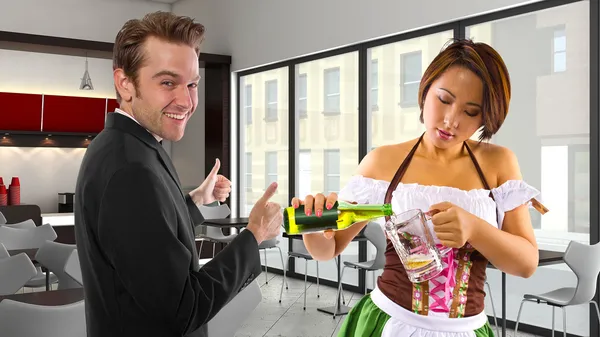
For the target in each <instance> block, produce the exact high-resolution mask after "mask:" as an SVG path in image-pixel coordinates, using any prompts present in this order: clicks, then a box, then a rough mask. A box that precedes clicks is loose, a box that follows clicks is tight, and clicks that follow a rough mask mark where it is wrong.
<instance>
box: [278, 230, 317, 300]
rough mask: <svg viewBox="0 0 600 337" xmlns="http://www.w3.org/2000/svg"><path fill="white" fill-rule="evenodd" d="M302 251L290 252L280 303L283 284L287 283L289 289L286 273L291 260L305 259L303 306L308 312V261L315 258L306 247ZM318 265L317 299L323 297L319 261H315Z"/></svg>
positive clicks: (284, 267) (285, 268) (284, 271)
mask: <svg viewBox="0 0 600 337" xmlns="http://www.w3.org/2000/svg"><path fill="white" fill-rule="evenodd" d="M298 242H302V241H300V240H298ZM301 250H303V251H302V252H299V251H295V252H288V258H287V261H286V265H285V266H283V282H282V283H281V290H280V291H279V303H281V298H282V297H283V284H284V283H285V289H289V285H288V282H287V278H286V277H285V276H286V271H287V265H288V264H289V262H290V259H291V258H298V259H304V260H305V261H304V305H303V309H304V310H306V284H307V282H308V261H312V260H313V258H312V256H311V255H310V254H309V253H308V251H306V247H304V245H303V246H302V248H301ZM315 262H316V263H317V298H318V297H321V295H320V293H319V261H315Z"/></svg>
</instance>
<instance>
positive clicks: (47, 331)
mask: <svg viewBox="0 0 600 337" xmlns="http://www.w3.org/2000/svg"><path fill="white" fill-rule="evenodd" d="M0 331H2V333H1V334H2V336H10V337H32V336H44V337H82V336H86V333H87V332H86V323H85V307H84V302H83V301H79V302H75V303H72V304H67V305H57V306H44V305H35V304H28V303H22V302H17V301H13V300H2V301H0Z"/></svg>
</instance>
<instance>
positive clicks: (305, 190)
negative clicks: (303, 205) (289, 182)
mask: <svg viewBox="0 0 600 337" xmlns="http://www.w3.org/2000/svg"><path fill="white" fill-rule="evenodd" d="M310 187H311V168H310V150H300V152H299V156H298V198H300V199H304V198H305V197H306V196H307V195H308V194H311V188H310Z"/></svg>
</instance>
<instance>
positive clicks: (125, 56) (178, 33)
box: [113, 11, 204, 103]
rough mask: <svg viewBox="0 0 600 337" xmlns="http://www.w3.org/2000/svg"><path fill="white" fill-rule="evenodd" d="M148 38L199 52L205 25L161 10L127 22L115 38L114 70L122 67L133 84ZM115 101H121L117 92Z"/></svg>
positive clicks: (135, 81)
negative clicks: (187, 47)
mask: <svg viewBox="0 0 600 337" xmlns="http://www.w3.org/2000/svg"><path fill="white" fill-rule="evenodd" d="M149 37H155V38H158V39H160V40H164V41H167V42H171V43H180V44H185V45H188V46H190V47H193V48H194V50H196V54H199V53H200V44H201V43H202V41H203V40H204V26H203V25H201V24H199V23H196V22H194V19H192V18H189V17H186V16H177V15H175V14H173V13H169V12H160V11H159V12H154V13H150V14H146V15H145V16H144V17H143V18H142V19H141V20H139V19H134V20H129V21H127V22H126V23H125V24H124V25H123V28H121V30H120V31H119V33H118V34H117V37H116V39H115V45H114V48H113V70H115V69H118V68H121V69H123V71H124V72H125V75H127V77H129V78H130V79H131V80H132V81H133V83H134V84H135V86H136V87H137V85H138V82H137V81H138V71H139V69H140V68H141V67H142V65H143V64H144V60H145V53H144V44H145V42H146V40H147V39H148V38H149ZM117 101H118V102H119V103H121V96H120V95H119V92H118V91H117Z"/></svg>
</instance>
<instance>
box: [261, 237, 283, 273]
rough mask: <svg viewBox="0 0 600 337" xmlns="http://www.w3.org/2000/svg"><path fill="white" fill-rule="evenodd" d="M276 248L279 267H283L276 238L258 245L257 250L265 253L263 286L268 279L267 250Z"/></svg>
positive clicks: (281, 255)
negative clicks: (279, 262)
mask: <svg viewBox="0 0 600 337" xmlns="http://www.w3.org/2000/svg"><path fill="white" fill-rule="evenodd" d="M273 248H277V249H278V250H279V257H280V258H281V266H283V253H282V252H281V248H280V247H279V240H278V239H277V238H274V239H271V240H265V241H263V242H261V243H260V245H258V249H259V250H262V251H264V252H265V284H269V277H268V276H267V269H268V264H267V249H273Z"/></svg>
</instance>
